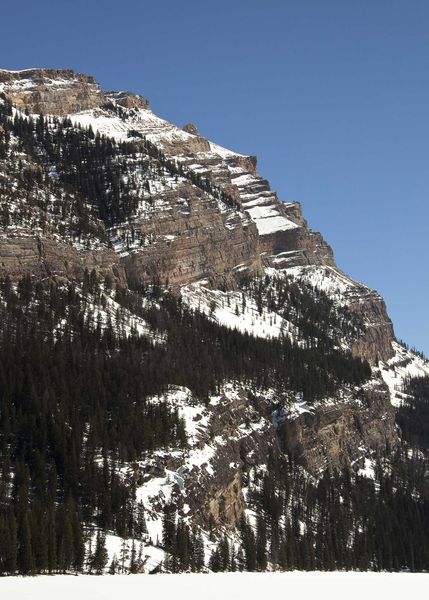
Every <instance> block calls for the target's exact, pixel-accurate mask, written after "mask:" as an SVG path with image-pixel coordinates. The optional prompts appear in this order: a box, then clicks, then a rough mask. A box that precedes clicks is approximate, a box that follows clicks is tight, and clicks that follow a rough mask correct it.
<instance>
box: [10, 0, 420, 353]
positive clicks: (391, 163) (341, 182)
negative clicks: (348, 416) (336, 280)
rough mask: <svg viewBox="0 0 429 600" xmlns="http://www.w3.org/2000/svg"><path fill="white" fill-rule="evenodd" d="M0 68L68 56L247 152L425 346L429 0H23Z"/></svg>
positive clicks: (62, 60) (409, 337)
mask: <svg viewBox="0 0 429 600" xmlns="http://www.w3.org/2000/svg"><path fill="white" fill-rule="evenodd" d="M1 20H2V27H1V36H0V63H1V65H0V66H2V67H3V68H9V69H22V68H26V67H31V66H46V67H58V68H72V69H74V70H76V71H81V72H86V73H89V74H92V75H94V76H95V77H96V78H97V79H98V80H99V81H100V82H101V84H102V86H103V87H104V88H105V89H129V90H132V91H135V92H139V93H141V94H143V95H145V96H147V97H148V98H149V100H150V101H151V104H152V106H153V108H154V110H155V111H156V112H157V113H158V114H159V115H160V116H163V117H164V118H167V119H169V120H171V121H173V122H175V123H177V124H179V125H182V124H184V123H187V122H189V121H192V122H195V123H196V124H197V125H198V127H199V129H200V131H201V132H202V133H203V134H204V135H205V136H207V137H209V138H211V139H213V140H215V141H217V142H218V143H221V144H223V145H225V146H227V147H230V148H232V149H235V150H237V151H239V152H242V153H246V154H256V155H258V158H259V167H260V171H261V173H262V174H263V175H264V176H266V177H267V178H268V179H269V180H270V181H271V183H272V185H273V187H274V188H275V189H276V190H277V191H278V193H279V196H280V197H281V198H282V199H284V200H300V201H301V202H302V203H303V206H304V213H305V215H306V217H307V219H308V221H309V223H310V225H311V226H312V227H313V229H316V230H320V231H322V233H323V234H324V236H325V238H326V239H327V240H328V241H329V243H330V244H331V245H332V246H333V248H334V251H335V255H336V258H337V262H338V264H339V266H340V267H341V268H343V269H344V270H345V271H347V272H348V273H349V274H351V275H352V276H354V277H356V278H358V279H360V280H362V281H363V282H365V283H367V284H368V285H370V286H372V287H374V288H375V289H377V290H378V291H379V292H380V293H382V295H383V296H384V298H385V299H386V302H387V305H388V309H389V312H390V314H391V316H392V318H393V321H394V324H395V330H396V334H397V336H398V337H401V338H403V339H405V340H406V341H407V342H408V343H409V344H410V345H415V346H416V347H418V348H419V349H422V350H424V351H425V352H426V354H429V325H428V324H429V319H428V308H427V307H428V301H427V296H428V293H429V280H428V270H429V250H428V233H429V225H428V221H429V208H428V199H429V198H428V195H429V117H428V109H429V1H428V0H265V1H258V2H257V1H254V0H242V1H238V0H236V1H234V0H216V1H212V2H209V1H205V0H200V1H196V0H188V1H186V0H182V1H178V0H157V1H156V0H152V1H150V2H149V1H147V0H122V1H115V2H111V1H110V0H103V1H97V0H87V2H84V1H82V0H74V1H65V0H57V1H56V2H54V1H50V0H38V1H37V2H35V1H34V0H20V1H19V2H8V3H6V2H3V3H2V8H1Z"/></svg>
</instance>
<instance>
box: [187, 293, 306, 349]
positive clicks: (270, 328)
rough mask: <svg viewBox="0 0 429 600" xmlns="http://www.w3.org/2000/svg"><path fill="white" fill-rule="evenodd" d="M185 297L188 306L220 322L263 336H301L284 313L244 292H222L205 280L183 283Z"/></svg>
mask: <svg viewBox="0 0 429 600" xmlns="http://www.w3.org/2000/svg"><path fill="white" fill-rule="evenodd" d="M181 294H182V300H183V302H184V303H185V304H187V306H189V307H190V308H192V309H194V310H198V311H200V312H202V313H204V314H205V315H206V316H207V317H209V318H210V319H212V320H213V321H216V323H218V324H219V325H223V326H224V327H228V328H230V329H237V331H240V332H242V333H249V334H251V335H254V336H255V337H260V338H278V337H279V336H280V335H285V336H289V337H290V338H291V339H296V338H297V337H298V331H297V329H296V327H295V326H294V325H293V324H292V323H290V322H289V321H286V320H285V319H283V318H282V317H280V315H278V314H277V313H275V312H272V311H270V310H269V309H267V308H266V307H263V308H262V310H261V312H259V311H258V307H257V305H256V302H255V301H254V300H253V298H251V297H249V296H246V297H245V298H244V303H243V294H242V293H241V292H227V293H226V292H222V291H221V290H211V289H209V288H208V287H205V286H204V284H203V282H198V283H194V284H190V285H188V286H184V287H182V290H181Z"/></svg>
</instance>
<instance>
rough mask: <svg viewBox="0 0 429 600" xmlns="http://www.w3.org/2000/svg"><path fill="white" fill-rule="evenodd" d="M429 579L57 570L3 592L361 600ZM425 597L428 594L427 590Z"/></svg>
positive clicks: (18, 596)
mask: <svg viewBox="0 0 429 600" xmlns="http://www.w3.org/2000/svg"><path fill="white" fill-rule="evenodd" d="M428 583H429V578H428V575H427V574H421V573H417V574H415V573H413V574H411V573H336V572H334V573H321V572H314V573H308V572H297V571H294V572H289V573H216V574H207V575H205V574H189V575H188V574H186V575H183V574H182V575H153V576H152V575H104V576H101V577H98V576H95V575H94V576H91V575H80V576H78V577H74V576H72V575H56V576H47V575H43V576H40V577H6V578H4V579H1V580H0V597H1V598H10V599H11V600H12V599H13V600H54V599H55V600H58V598H61V600H76V598H79V599H80V600H117V599H118V598H156V599H157V600H166V599H172V598H174V599H176V600H182V599H186V600H193V599H194V598H195V599H197V598H198V600H200V599H201V598H203V597H204V598H205V600H218V599H219V598H234V599H236V600H244V599H245V600H260V599H261V598H277V597H282V598H301V599H303V600H306V599H307V598H317V599H318V600H325V599H326V600H328V599H329V600H336V599H340V598H341V599H342V600H343V599H344V598H345V597H346V598H347V600H355V599H356V600H358V599H359V600H362V598H368V599H372V598H389V600H395V599H396V598H398V599H399V598H401V599H402V600H403V598H405V597H407V596H410V595H415V596H416V595H417V594H424V593H425V589H426V588H427V585H428ZM422 597H424V595H422Z"/></svg>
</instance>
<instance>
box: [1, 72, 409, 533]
mask: <svg viewBox="0 0 429 600" xmlns="http://www.w3.org/2000/svg"><path fill="white" fill-rule="evenodd" d="M0 92H3V93H4V94H5V95H6V97H7V98H8V99H10V100H11V102H12V103H13V105H14V106H15V107H16V109H18V110H21V111H26V112H29V113H36V114H37V113H43V114H52V115H57V116H67V117H69V118H70V120H71V122H72V123H73V124H76V125H77V124H81V125H82V126H84V127H88V126H89V125H90V126H91V127H92V129H93V130H94V132H98V133H100V134H102V135H106V136H109V137H112V138H114V139H115V140H116V142H117V147H120V148H121V153H122V154H121V156H120V161H121V162H120V169H122V171H121V173H122V174H123V175H122V176H123V181H124V182H125V183H128V182H129V181H131V180H132V181H133V183H135V188H134V189H136V190H137V192H136V197H133V198H132V200H133V201H135V202H134V203H132V202H130V204H132V206H133V208H132V212H131V213H130V214H127V215H126V217H123V218H122V216H121V219H122V220H120V219H119V217H118V220H117V221H116V222H114V223H113V225H112V223H111V222H108V223H107V222H104V221H102V219H101V216H100V214H99V213H97V210H96V209H95V207H94V206H89V207H88V213H87V215H88V214H89V215H91V218H93V219H94V221H93V223H92V224H93V228H92V229H91V228H89V227H87V228H86V231H88V230H89V231H90V232H91V233H90V234H88V239H86V240H85V243H84V242H83V241H81V237H80V235H77V236H75V237H73V235H74V234H73V235H72V234H68V235H66V234H63V233H62V232H63V231H69V230H70V228H69V229H67V228H66V226H68V222H66V220H65V216H64V215H66V216H67V217H68V218H70V220H72V217H71V216H69V215H68V208H69V206H68V204H67V203H68V202H70V197H69V196H68V193H69V192H68V191H67V193H66V190H65V188H61V186H62V185H63V186H64V184H63V183H62V182H61V180H60V177H59V175H58V172H57V171H56V168H57V167H58V165H55V164H50V163H49V164H48V163H45V164H43V163H39V162H38V160H39V157H38V156H33V157H31V156H28V155H27V154H26V152H25V151H23V150H22V147H21V146H20V144H19V140H12V142H11V143H15V144H16V148H15V150H16V152H17V154H19V160H20V161H22V162H23V164H25V166H26V168H27V169H30V170H33V171H36V170H38V169H39V170H40V173H41V176H40V177H39V178H38V181H37V185H36V186H35V188H34V189H30V190H29V189H27V188H26V187H25V185H24V186H21V187H20V184H21V183H22V182H21V180H20V176H21V173H20V169H19V168H17V169H16V170H15V171H14V176H15V177H16V180H13V181H12V176H11V169H10V167H11V164H12V160H11V161H10V162H9V164H7V163H6V162H5V161H2V160H0V188H1V190H0V191H1V192H2V193H3V194H4V198H6V200H4V198H3V199H2V198H1V195H0V219H2V220H1V226H0V277H3V276H5V275H9V276H10V277H11V279H12V280H13V282H17V281H18V280H19V279H21V278H22V276H23V275H24V274H26V273H31V274H32V275H33V276H34V277H36V278H40V279H42V278H43V279H44V278H55V279H56V280H68V281H73V280H77V281H81V280H82V279H83V277H84V273H85V270H88V271H92V270H93V269H94V270H95V271H96V273H97V275H98V277H99V278H100V279H103V278H104V277H106V276H109V278H110V279H111V280H112V281H113V282H114V283H117V284H120V285H121V286H124V287H126V286H127V285H128V286H130V287H133V286H138V285H140V284H148V283H149V282H151V281H152V280H153V279H154V278H158V279H159V281H160V283H161V284H162V285H164V284H165V285H166V286H168V287H169V288H170V289H173V291H174V292H175V293H178V294H179V293H180V291H181V290H182V300H183V302H185V296H186V293H185V292H186V291H185V289H184V286H188V285H189V284H193V285H194V286H195V287H198V288H199V291H200V292H201V294H202V296H204V294H205V296H206V299H207V298H208V300H209V303H213V304H216V302H215V301H214V298H217V300H218V301H219V303H218V305H216V306H215V308H216V311H217V312H216V314H217V315H222V314H224V315H225V314H227V317H226V318H225V320H224V322H223V324H226V325H228V326H231V323H234V326H235V325H237V327H238V329H240V325H243V323H242V322H241V321H240V320H239V319H241V318H242V321H245V316H247V317H249V318H248V321H249V327H250V332H251V333H254V335H259V336H260V337H268V336H269V335H276V336H280V335H290V336H291V337H292V338H293V336H294V335H295V334H296V337H297V339H296V340H294V341H296V342H297V343H300V341H301V340H299V338H298V334H297V333H296V332H297V331H298V329H297V328H294V324H293V322H292V323H286V324H285V323H284V325H285V329H282V327H281V326H278V327H277V329H276V328H275V327H274V326H275V325H276V317H278V316H279V315H276V314H275V313H274V312H273V311H272V310H271V309H269V310H268V307H267V306H265V307H262V309H261V307H258V306H256V304H255V302H253V304H255V306H254V307H253V306H252V305H251V302H250V301H249V298H247V301H248V305H247V307H246V310H247V311H248V312H247V313H246V314H245V310H244V308H243V305H244V304H245V302H244V300H246V299H245V298H244V292H242V290H243V289H245V286H242V287H241V289H240V291H237V288H238V287H239V284H240V282H241V280H243V279H247V278H252V277H254V276H259V275H264V273H268V274H269V275H270V276H271V275H273V274H274V276H275V277H277V276H278V277H279V278H282V277H285V276H290V277H293V278H294V279H295V280H296V281H297V282H298V283H299V284H301V285H302V286H303V285H304V284H306V285H308V284H309V285H311V286H313V287H314V288H319V289H321V290H323V291H324V292H325V293H326V294H327V295H328V296H329V297H330V298H331V299H332V301H333V303H334V304H335V305H337V306H341V307H343V306H346V307H347V308H348V309H349V311H350V312H351V313H353V315H355V316H356V317H357V321H358V322H359V325H360V326H361V329H360V330H359V332H358V333H357V334H356V335H355V336H354V337H353V340H352V341H351V342H350V343H349V344H348V346H347V348H348V349H349V350H350V351H351V352H352V354H353V355H355V356H357V357H361V358H364V359H366V360H367V361H368V362H369V363H370V364H371V365H372V367H373V378H372V380H371V385H368V386H367V387H365V386H363V387H362V389H360V390H358V389H353V390H351V389H350V388H347V389H346V388H345V389H341V390H340V391H341V394H340V393H339V395H338V398H334V399H329V401H328V402H326V403H325V404H323V403H322V402H321V403H319V404H318V405H317V406H315V407H312V408H311V410H309V411H308V412H306V413H304V414H301V415H299V416H296V417H295V418H290V415H289V416H286V417H285V418H284V419H283V420H282V422H281V424H280V425H277V424H275V423H274V422H273V413H274V411H275V410H277V409H276V406H277V400H276V399H275V398H273V397H272V395H270V390H262V391H261V393H260V396H256V395H255V394H253V391H254V390H253V391H252V394H251V393H249V390H248V389H246V388H245V386H244V385H243V384H240V383H237V382H235V383H234V386H235V388H234V390H233V391H232V392H231V390H230V392H231V393H229V394H227V393H226V392H225V391H224V390H223V391H222V392H220V393H221V396H220V397H219V398H216V399H215V401H214V402H213V403H210V404H204V406H203V407H202V408H201V411H200V413H201V414H199V415H198V418H199V419H200V421H201V422H204V423H205V429H204V428H203V427H202V428H201V429H204V431H203V432H202V433H201V435H199V436H198V437H197V439H196V441H195V442H194V443H193V445H191V447H190V448H186V449H185V450H183V451H181V452H177V453H176V452H175V453H172V454H171V455H170V453H168V452H166V453H164V454H163V453H162V452H160V453H157V454H156V456H155V455H154V456H152V457H150V461H148V464H145V465H143V466H142V465H136V466H135V469H134V471H135V472H133V474H132V476H131V478H132V479H133V480H134V483H136V481H138V485H141V484H142V482H143V483H147V482H151V484H152V483H153V482H154V480H155V483H156V482H158V483H159V485H160V486H162V487H163V488H164V489H167V488H168V489H169V491H170V492H171V498H172V499H173V501H174V503H175V505H176V506H177V507H178V508H179V509H180V510H182V511H185V507H186V509H187V510H188V512H183V514H184V515H185V514H189V516H190V517H191V518H192V520H193V521H194V522H195V523H197V524H200V525H202V526H203V527H204V528H205V529H206V530H208V529H209V528H210V527H211V525H212V523H215V524H216V525H217V526H221V527H224V528H227V529H234V528H235V527H237V525H238V524H239V523H240V521H241V520H242V518H243V516H245V514H246V512H245V511H246V501H245V488H246V474H247V473H248V472H249V470H250V469H251V468H252V467H257V466H262V465H265V464H266V463H267V456H268V455H269V453H270V451H274V452H281V450H280V448H281V444H284V446H285V447H286V450H287V451H288V452H289V453H290V454H291V455H293V456H294V457H295V458H296V459H297V461H298V462H299V463H300V464H301V465H302V466H303V467H304V468H305V469H306V470H307V471H308V472H310V473H311V474H313V475H314V476H315V477H317V476H318V475H320V473H321V472H323V471H324V470H326V469H331V470H339V469H342V468H344V467H347V466H350V465H354V468H356V467H358V466H359V464H360V461H361V460H363V457H364V456H365V453H367V454H368V453H373V454H376V453H377V452H378V451H380V452H383V453H385V452H386V451H387V450H388V449H389V448H394V447H395V445H396V444H397V443H398V432H397V430H396V428H395V423H394V413H393V408H392V406H391V403H390V396H389V391H388V389H387V386H386V385H385V384H384V383H383V382H382V381H381V379H379V377H378V375H377V368H376V365H377V364H378V362H379V361H380V360H381V361H388V360H389V359H390V357H392V356H393V348H392V340H393V339H394V333H393V326H392V323H391V321H390V319H389V317H388V315H387V312H386V307H385V304H384V302H383V300H382V299H381V298H380V296H379V295H378V294H377V293H376V292H375V291H373V290H370V289H369V288H367V287H366V286H364V285H362V284H360V283H359V282H356V281H354V280H353V279H351V278H350V277H349V276H347V275H346V274H344V273H342V272H341V271H340V270H339V269H338V268H337V267H336V264H335V259H334V256H333V252H332V249H331V248H330V246H329V244H328V243H327V242H326V241H325V240H324V239H323V237H322V235H321V234H320V233H318V232H314V231H312V230H311V229H310V228H309V227H308V224H307V222H306V220H305V219H304V217H303V214H302V209H301V205H300V204H299V203H296V202H294V203H283V202H281V201H280V200H279V199H278V197H277V195H276V193H275V192H274V191H273V190H271V188H270V185H269V183H268V181H266V180H265V179H263V178H262V177H261V176H260V175H259V173H258V169H257V161H256V158H255V157H254V156H243V155H240V154H238V153H235V152H232V151H229V150H227V149H225V148H222V147H220V146H218V145H217V144H214V143H212V142H210V141H209V140H207V139H205V138H204V137H203V136H201V135H200V133H199V132H198V130H197V128H196V127H195V126H194V125H192V124H188V125H186V126H185V127H184V128H183V129H180V128H178V127H175V126H174V125H172V124H170V123H168V122H166V121H164V120H163V119H160V118H159V117H157V116H156V115H154V114H153V112H152V111H151V110H150V108H149V103H148V101H147V100H146V99H145V98H143V97H142V96H137V95H134V94H132V93H129V92H109V93H104V92H102V91H101V89H100V87H99V86H98V84H97V82H96V81H95V80H94V79H93V78H92V77H88V76H86V75H79V74H76V73H74V72H72V71H54V70H47V69H34V70H27V71H21V72H18V73H14V72H8V71H0ZM0 102H2V100H0ZM145 138H146V140H148V141H150V142H151V143H152V144H153V145H154V146H155V149H156V154H157V155H156V156H155V155H154V154H155V153H153V154H150V153H149V151H148V145H147V144H146V145H145V144H144V139H145ZM96 139H97V138H96ZM124 141H131V142H132V144H134V145H133V146H132V147H133V151H132V153H131V154H126V152H125V151H124V150H123V146H121V145H120V144H119V142H124ZM36 154H37V153H36ZM142 157H143V158H142ZM13 161H15V162H17V161H16V160H15V157H14V159H13ZM145 161H146V162H145ZM172 165H173V166H172ZM15 166H16V165H15ZM173 167H174V168H173ZM141 172H144V175H146V173H147V172H148V173H150V177H148V178H145V177H143V175H142V173H141ZM50 179H53V180H54V184H55V185H53V186H48V185H47V184H46V180H50ZM6 180H7V181H8V182H9V187H8V188H7V186H6V185H5V184H4V182H5V181H6ZM24 183H25V181H24ZM44 186H45V187H44ZM124 187H125V186H124ZM6 190H7V191H8V194H6ZM110 191H111V190H110V189H106V190H105V194H106V196H107V197H108V196H109V193H110ZM74 192H75V193H76V195H77V196H79V191H76V190H74ZM32 195H33V196H32ZM46 198H48V199H49V202H50V203H51V204H52V205H54V206H57V205H58V204H61V203H63V204H64V206H63V210H60V211H57V212H53V213H52V214H48V213H49V210H48V208H46V206H47V205H48V204H49V202H47V201H46ZM66 198H69V199H68V200H66ZM30 199H31V201H32V202H31V205H30ZM78 199H79V200H80V201H81V202H82V203H85V201H86V200H87V199H86V198H80V197H79V198H78ZM121 200H122V197H121ZM18 213H19V214H18ZM21 213H22V214H21ZM5 214H6V217H5ZM80 214H82V213H80ZM19 215H21V216H22V218H21V220H20V219H19V218H18V216H19ZM61 218H63V222H62V223H61V226H62V228H59V227H57V228H56V226H55V225H56V220H59V221H60V220H61ZM88 218H89V217H88ZM35 224H36V225H37V227H36V226H35ZM86 225H88V223H86ZM42 226H43V227H42ZM94 232H95V233H94ZM91 236H92V237H91ZM207 290H208V291H207ZM210 294H213V297H212V296H210ZM216 294H218V296H217V297H216V296H215V295H216ZM242 296H243V297H242ZM232 298H233V302H232V300H231V299H232ZM110 300H112V299H111V298H110ZM200 300H201V296H200V297H199V298H198V301H197V304H200V305H201V302H200ZM210 301H212V302H210ZM223 303H224V304H225V305H224V304H223ZM112 304H113V302H112ZM231 304H232V305H233V308H232V311H231V310H230V311H229V312H228V306H229V308H231V306H230V305H231ZM239 305H240V306H239ZM193 308H195V306H194V307H193ZM239 308H240V309H241V311H242V312H241V313H240V314H239V312H240V311H239ZM200 310H201V306H200ZM235 311H236V312H235ZM203 312H204V311H203ZM212 312H214V311H212ZM114 313H116V308H115V306H114V305H113V308H112V314H111V315H110V316H112V315H113V314H114ZM232 313H234V315H235V316H236V317H237V320H236V321H233V320H232V319H231V314H232ZM205 314H208V313H207V312H206V313H205ZM348 314H349V313H348ZM249 315H250V316H249ZM212 317H213V315H212ZM217 318H219V321H218V322H219V323H221V324H222V321H221V317H220V316H219V317H215V318H214V320H217ZM258 319H259V320H258ZM280 320H281V319H280ZM264 321H265V322H264ZM270 321H271V322H270ZM258 323H259V326H260V327H259V332H258ZM255 324H256V325H255ZM268 324H269V327H268ZM289 325H290V327H289ZM252 327H253V329H252ZM264 327H265V329H264ZM240 330H241V331H243V327H242V328H241V329H240ZM244 330H245V331H247V329H244ZM268 330H269V331H270V332H272V331H275V332H276V333H275V334H272V333H270V334H267V333H266V332H267V331H268ZM261 331H262V332H263V335H260V333H261ZM228 385H230V384H228ZM231 385H232V384H231ZM258 393H259V392H258ZM188 400H189V397H186V402H188ZM190 407H192V408H193V409H194V408H195V407H194V406H193V404H191V403H190V402H188V403H187V404H186V408H187V409H189V408H190ZM192 428H196V426H195V423H192ZM192 428H191V429H192ZM196 457H197V459H195V458H196ZM201 457H202V458H201ZM205 457H207V458H205ZM203 459H204V460H203ZM148 487H149V488H151V487H152V485H150V486H148ZM153 487H154V488H156V485H155V484H154V486H153ZM185 488H186V495H185V494H184V491H183V490H184V489H185ZM148 494H149V492H148ZM167 496H168V495H166V496H165V497H167ZM165 497H164V496H163V492H162V489H161V493H158V494H157V495H156V494H155V495H154V497H153V498H149V499H148V498H147V497H145V498H144V501H145V509H147V510H148V514H149V516H150V514H151V512H150V511H151V510H152V512H153V514H154V515H155V516H156V515H159V514H160V512H161V511H162V508H163V507H164V506H165V502H164V500H163V498H164V499H165ZM149 500H150V501H149ZM149 506H151V508H148V507H149ZM154 518H155V517H154Z"/></svg>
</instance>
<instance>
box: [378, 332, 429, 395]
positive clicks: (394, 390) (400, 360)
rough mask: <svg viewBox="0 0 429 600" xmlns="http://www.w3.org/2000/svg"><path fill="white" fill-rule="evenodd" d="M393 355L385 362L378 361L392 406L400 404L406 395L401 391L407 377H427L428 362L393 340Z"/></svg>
mask: <svg viewBox="0 0 429 600" xmlns="http://www.w3.org/2000/svg"><path fill="white" fill-rule="evenodd" d="M393 350H394V352H395V354H394V356H393V357H392V358H390V359H389V360H388V361H386V362H380V365H379V369H380V374H381V376H382V378H383V380H384V382H385V383H386V384H387V386H388V388H389V391H390V399H391V402H392V404H393V406H396V407H398V406H401V404H402V402H403V400H404V399H406V398H407V395H406V394H404V393H403V392H402V387H403V384H404V381H405V379H406V378H408V377H424V376H427V377H429V362H428V361H426V360H423V358H421V357H420V356H418V355H417V354H415V353H414V352H412V351H411V350H407V349H406V348H404V346H401V344H398V342H393Z"/></svg>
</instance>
